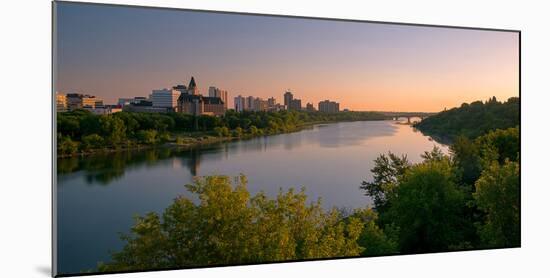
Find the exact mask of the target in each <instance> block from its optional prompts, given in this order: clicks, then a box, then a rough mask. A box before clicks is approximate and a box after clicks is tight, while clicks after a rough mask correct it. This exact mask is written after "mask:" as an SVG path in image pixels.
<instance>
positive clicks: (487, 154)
mask: <svg viewBox="0 0 550 278" xmlns="http://www.w3.org/2000/svg"><path fill="white" fill-rule="evenodd" d="M519 140H520V138H519V128H518V127H514V128H508V129H506V130H501V129H498V130H494V131H491V132H489V133H487V134H485V135H483V136H480V137H478V138H476V144H477V145H478V146H479V151H480V156H481V158H482V160H483V161H484V162H486V163H490V162H492V161H494V160H496V161H498V162H499V163H500V164H503V163H504V161H506V160H507V159H508V160H511V161H518V159H519V149H520V144H519Z"/></svg>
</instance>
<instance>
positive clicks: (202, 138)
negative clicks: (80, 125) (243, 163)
mask: <svg viewBox="0 0 550 278" xmlns="http://www.w3.org/2000/svg"><path fill="white" fill-rule="evenodd" d="M361 121H364V122H376V121H386V120H359V121H316V122H309V123H305V124H303V125H300V126H298V127H297V128H296V130H293V131H290V132H280V133H275V134H268V135H265V134H264V135H245V136H241V137H234V136H229V137H226V136H222V137H219V136H213V135H208V134H207V133H208V132H204V133H203V134H199V136H197V137H191V136H187V137H185V139H186V140H191V141H192V142H189V143H185V144H177V143H176V140H171V141H170V142H166V143H162V144H156V145H141V144H137V145H135V146H130V147H118V148H103V149H95V150H93V151H90V152H79V153H74V154H58V153H56V159H68V158H74V157H81V158H82V157H88V156H94V155H105V154H109V153H117V152H125V151H140V150H148V149H154V148H182V149H192V148H195V147H199V146H202V145H209V144H215V143H223V142H230V141H237V140H247V139H252V138H256V137H262V136H264V137H266V136H274V135H280V134H287V133H294V132H299V131H302V130H304V129H307V128H309V127H313V126H316V125H321V124H335V123H342V122H361ZM172 135H176V134H172ZM176 137H177V135H176Z"/></svg>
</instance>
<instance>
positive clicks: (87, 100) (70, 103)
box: [66, 93, 103, 110]
mask: <svg viewBox="0 0 550 278" xmlns="http://www.w3.org/2000/svg"><path fill="white" fill-rule="evenodd" d="M66 98H67V107H68V109H69V110H75V109H82V108H96V107H102V106H103V100H102V99H101V98H98V97H95V96H91V95H83V94H77V93H71V94H67V96H66Z"/></svg>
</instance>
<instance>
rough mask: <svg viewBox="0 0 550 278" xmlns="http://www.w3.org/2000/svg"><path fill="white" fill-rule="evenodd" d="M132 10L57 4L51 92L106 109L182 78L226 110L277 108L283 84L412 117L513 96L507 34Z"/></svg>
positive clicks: (308, 96)
mask: <svg viewBox="0 0 550 278" xmlns="http://www.w3.org/2000/svg"><path fill="white" fill-rule="evenodd" d="M65 9H67V10H65ZM71 9H72V10H71ZM65 12H66V14H65ZM136 13H137V11H135V10H128V9H125V8H123V7H89V6H88V7H76V6H75V7H72V6H70V5H67V6H66V7H65V8H63V9H61V10H60V11H59V17H58V30H57V32H58V35H57V38H58V40H57V50H56V51H57V53H56V57H57V61H56V63H57V72H56V73H55V75H56V79H55V84H56V91H60V92H63V93H69V92H80V93H84V94H91V95H96V96H98V97H101V98H103V99H104V100H105V102H106V103H107V104H114V103H116V102H117V99H118V98H123V97H134V96H147V95H149V94H150V93H151V90H153V89H161V88H169V87H171V86H174V85H177V84H185V85H187V83H188V82H189V79H190V78H191V76H194V77H195V79H196V81H197V85H198V87H199V90H200V91H201V92H202V93H203V94H207V93H208V87H209V86H216V87H219V88H221V89H224V90H227V91H228V94H229V104H228V107H233V105H234V104H233V98H234V97H235V96H237V95H243V96H255V97H261V98H264V99H267V98H269V97H275V98H276V100H277V102H279V103H282V102H283V94H284V92H285V90H286V89H290V90H291V91H292V93H293V94H294V97H295V98H299V99H301V100H302V105H303V106H304V107H305V105H306V103H313V104H314V106H315V107H316V108H317V104H318V103H319V101H322V100H325V99H329V100H332V101H336V102H339V103H340V109H344V108H347V109H350V110H355V111H418V112H438V111H441V110H443V109H445V108H447V109H449V108H452V107H457V106H460V105H461V104H462V103H464V102H467V103H470V102H473V101H477V100H487V99H489V98H490V97H492V96H496V98H497V99H498V100H500V101H505V100H507V99H508V98H510V97H518V96H519V34H518V33H515V32H501V31H486V30H466V29H455V28H434V27H419V26H404V25H392V24H373V23H356V22H339V21H326V20H306V19H297V18H282V17H277V18H274V17H260V16H246V15H225V14H212V13H202V12H185V11H169V10H146V9H143V10H140V11H139V13H140V14H139V15H137V14H136ZM82 30H87V32H82ZM175 34H176V35H175ZM177 34H181V36H178V35H177Z"/></svg>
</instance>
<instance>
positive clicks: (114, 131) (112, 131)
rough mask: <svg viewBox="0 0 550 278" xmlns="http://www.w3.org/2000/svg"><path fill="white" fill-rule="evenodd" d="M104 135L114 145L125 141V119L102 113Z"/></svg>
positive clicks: (100, 119) (100, 120)
mask: <svg viewBox="0 0 550 278" xmlns="http://www.w3.org/2000/svg"><path fill="white" fill-rule="evenodd" d="M99 122H100V124H101V130H102V133H103V137H104V138H105V139H106V140H107V142H109V143H110V144H112V145H117V144H120V143H122V142H123V140H124V139H125V138H126V126H125V125H124V121H123V120H121V119H119V118H117V117H113V116H110V115H102V116H100V118H99Z"/></svg>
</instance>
